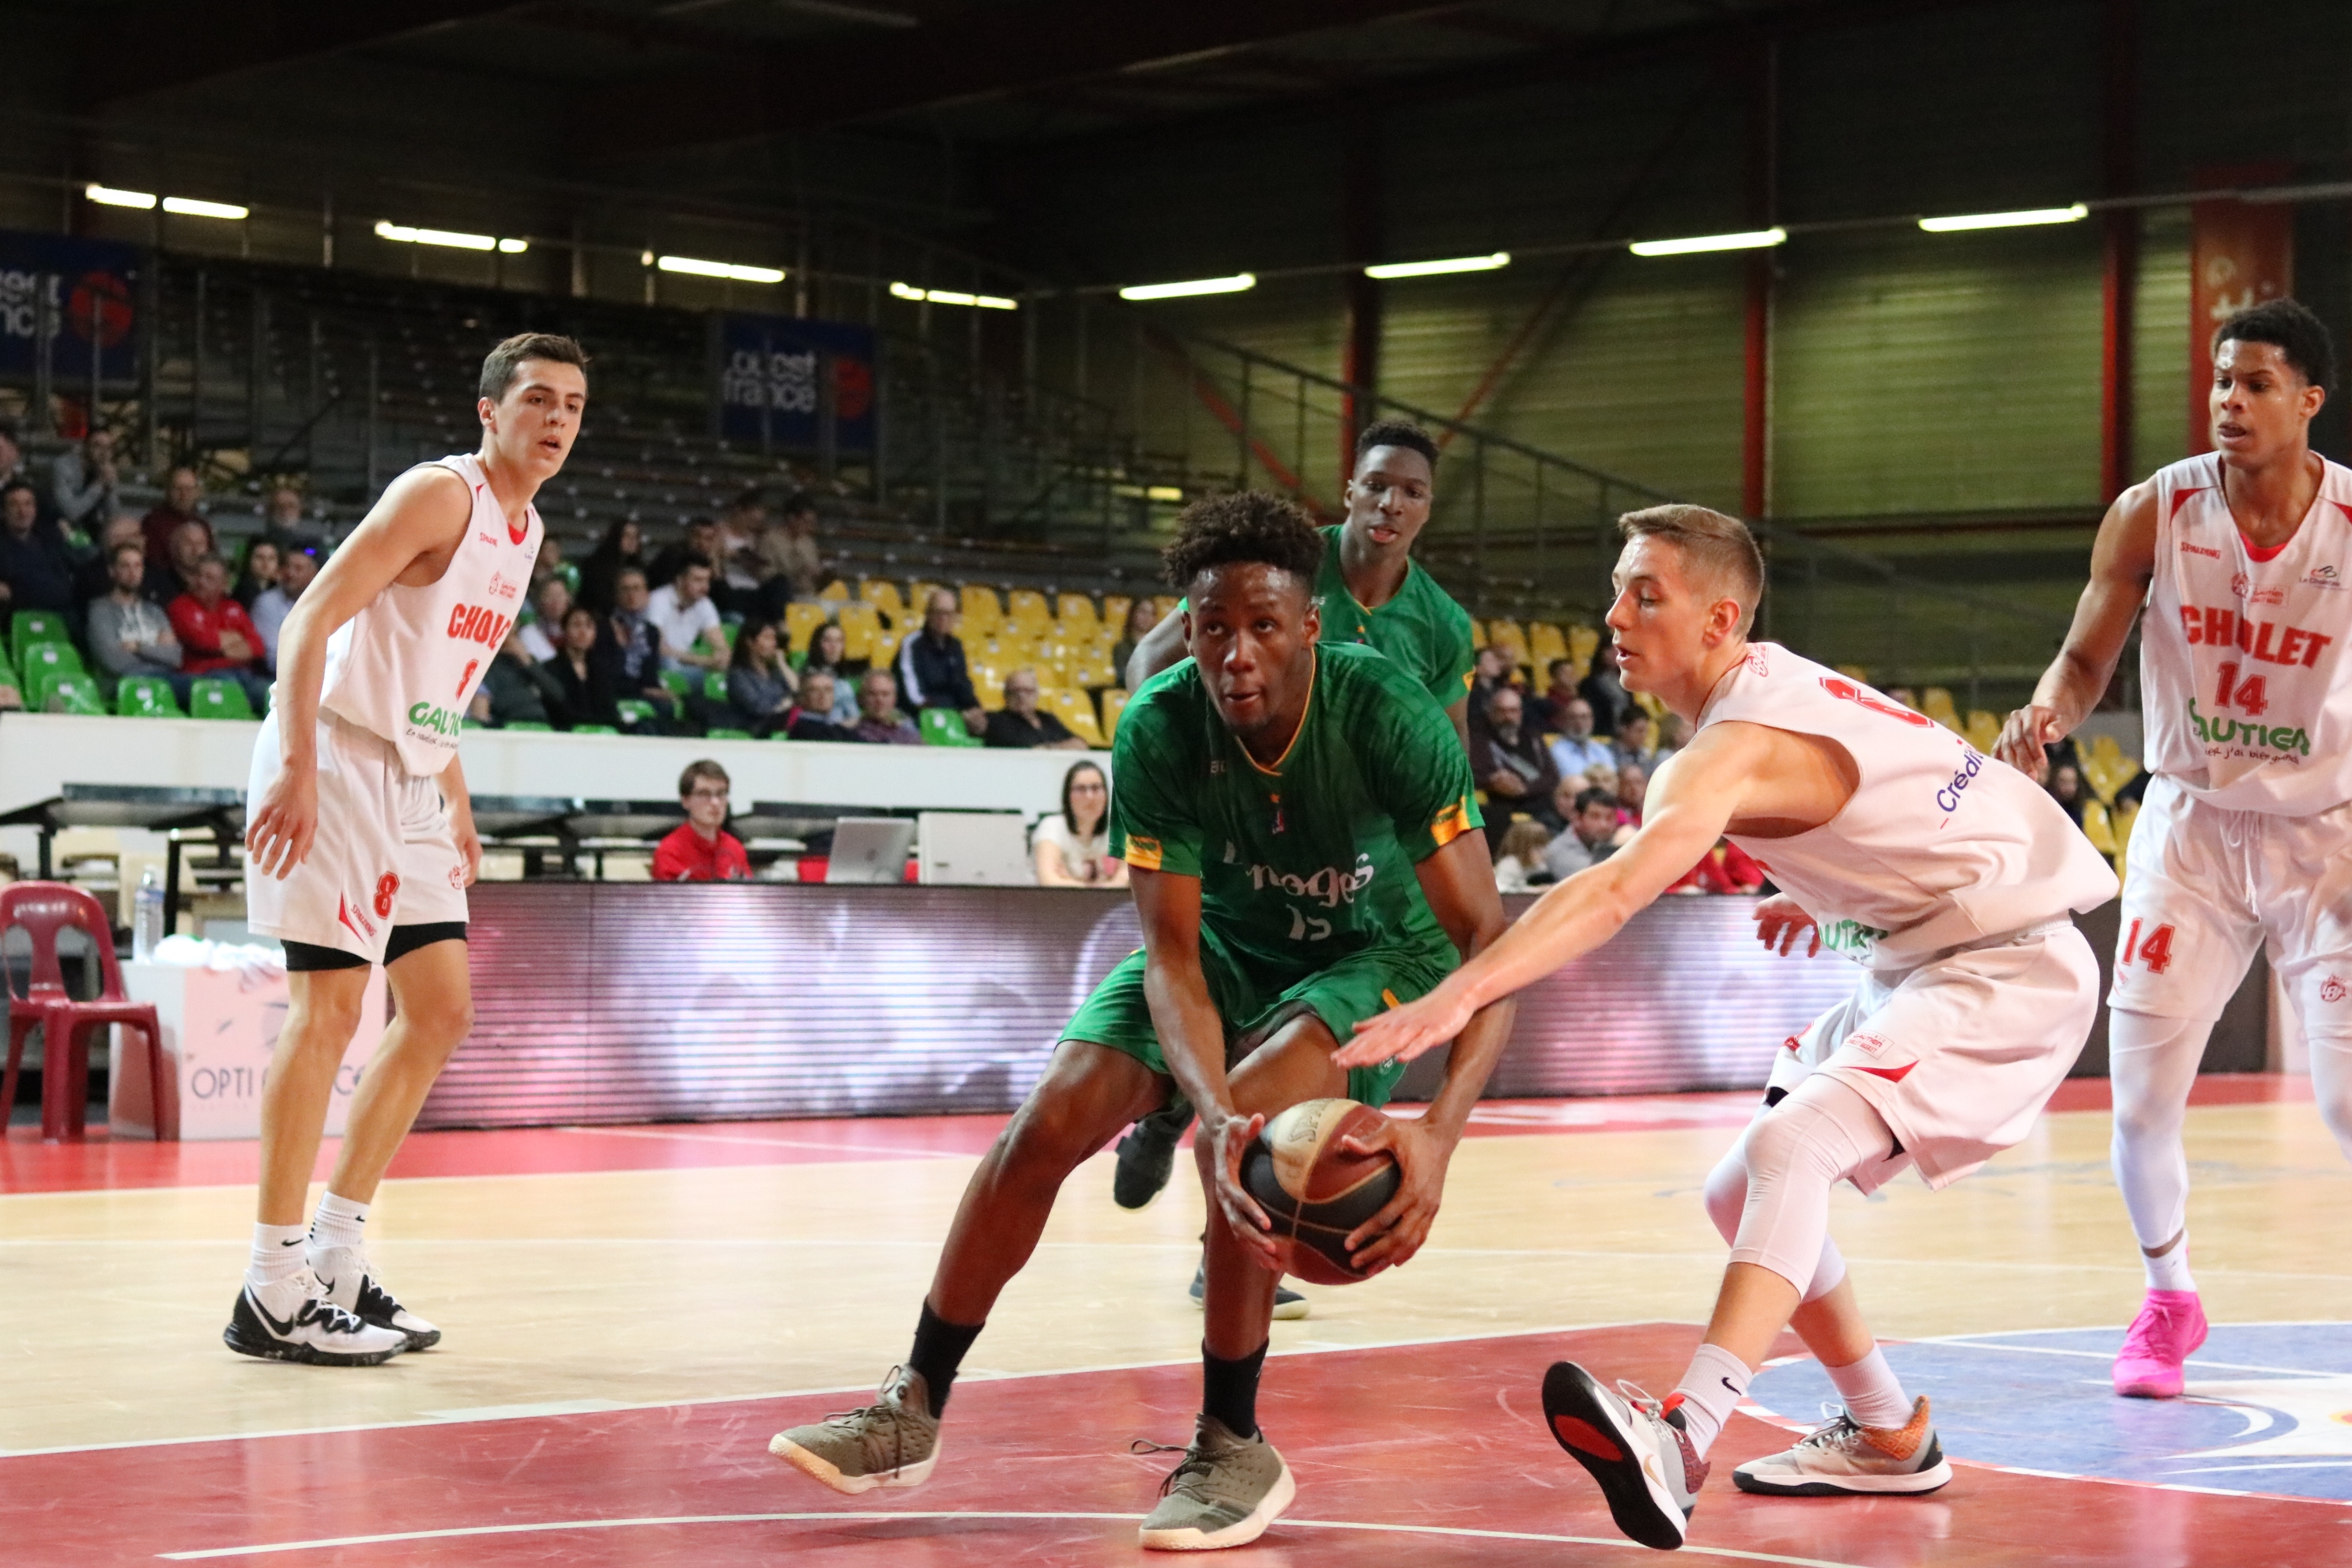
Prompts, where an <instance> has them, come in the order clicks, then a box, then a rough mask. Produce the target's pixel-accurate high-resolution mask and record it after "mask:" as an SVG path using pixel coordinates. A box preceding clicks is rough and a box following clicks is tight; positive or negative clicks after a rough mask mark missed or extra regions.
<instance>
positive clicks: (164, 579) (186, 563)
mask: <svg viewBox="0 0 2352 1568" xmlns="http://www.w3.org/2000/svg"><path fill="white" fill-rule="evenodd" d="M212 536H213V531H212V525H211V524H210V523H208V522H205V521H204V520H203V519H201V518H199V519H197V520H196V521H194V522H184V523H182V524H180V526H179V527H178V528H176V529H174V530H173V532H172V548H171V550H170V551H169V552H167V553H166V554H165V555H164V557H163V560H161V561H156V560H152V559H150V560H149V561H148V563H147V596H148V597H149V598H151V599H152V600H154V601H155V602H156V603H157V604H159V605H170V604H171V602H172V601H173V600H174V599H176V598H178V597H179V596H180V595H183V594H190V593H194V591H195V586H196V567H197V565H198V564H199V563H201V562H202V561H203V560H204V558H205V556H207V555H209V554H212V553H213V547H212V545H211V543H210V542H209V541H210V540H211V539H212Z"/></svg>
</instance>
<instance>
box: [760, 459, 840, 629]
mask: <svg viewBox="0 0 2352 1568" xmlns="http://www.w3.org/2000/svg"><path fill="white" fill-rule="evenodd" d="M760 573H761V595H762V598H761V605H763V606H765V607H766V608H767V609H768V610H769V611H770V612H771V614H772V616H774V617H775V618H776V619H778V620H781V619H782V618H783V614H784V610H783V607H784V605H787V604H790V603H791V602H792V601H793V600H794V599H814V598H815V597H816V591H817V589H818V587H819V586H821V585H822V584H824V551H822V550H821V549H819V548H818V546H817V542H816V502H814V501H813V500H810V499H809V498H808V496H807V495H806V494H804V493H803V492H801V491H798V490H795V491H794V492H793V494H791V495H790V496H787V497H786V498H785V499H784V506H783V514H782V517H781V518H780V519H779V520H778V523H777V526H776V527H775V528H772V529H771V530H769V531H768V533H767V534H766V536H765V537H764V538H762V539H761V542H760Z"/></svg>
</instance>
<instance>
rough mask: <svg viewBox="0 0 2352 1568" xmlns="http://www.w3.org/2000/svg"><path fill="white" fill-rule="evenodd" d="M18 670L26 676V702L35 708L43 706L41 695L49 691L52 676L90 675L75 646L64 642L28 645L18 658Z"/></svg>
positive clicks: (24, 684) (24, 683)
mask: <svg viewBox="0 0 2352 1568" xmlns="http://www.w3.org/2000/svg"><path fill="white" fill-rule="evenodd" d="M16 668H19V669H21V670H22V671H24V674H25V679H24V682H23V686H24V691H25V700H26V701H27V702H29V703H31V704H32V706H33V707H35V708H38V707H40V706H41V703H40V701H39V694H40V693H41V692H42V691H43V690H45V689H47V685H48V679H49V678H50V677H51V676H54V675H86V674H88V673H89V671H87V670H85V669H84V668H82V663H81V655H79V653H76V652H75V651H74V647H73V644H71V643H64V642H37V643H31V644H28V645H26V648H25V651H24V653H23V654H22V655H21V656H19V658H17V661H16Z"/></svg>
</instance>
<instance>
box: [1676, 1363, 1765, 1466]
mask: <svg viewBox="0 0 2352 1568" xmlns="http://www.w3.org/2000/svg"><path fill="white" fill-rule="evenodd" d="M1675 1393H1676V1394H1681V1395H1682V1396H1683V1424H1684V1429H1685V1431H1687V1432H1688V1433H1689V1434H1690V1440H1691V1447H1693V1448H1696V1449H1697V1450H1698V1453H1699V1455H1700V1457H1701V1458H1705V1457H1706V1451H1707V1449H1708V1448H1710V1447H1713V1446H1714V1444H1715V1437H1716V1434H1717V1433H1718V1432H1720V1431H1722V1430H1723V1424H1724V1423H1725V1422H1726V1421H1728V1420H1730V1419H1731V1412H1732V1409H1733V1408H1734V1407H1735V1406H1736V1405H1738V1403H1739V1402H1740V1401H1741V1400H1742V1399H1744V1398H1746V1397H1747V1396H1748V1363H1746V1362H1744V1361H1741V1360H1740V1359H1739V1358H1738V1356H1736V1355H1733V1354H1732V1353H1731V1352H1729V1351H1727V1350H1725V1349H1724V1348H1723V1347H1722V1346H1721V1345H1701V1346H1699V1347H1698V1353H1697V1354H1696V1355H1695V1356H1693V1357H1691V1363H1690V1370H1689V1371H1688V1372H1686V1373H1683V1380H1682V1381H1681V1382H1680V1383H1678V1384H1675Z"/></svg>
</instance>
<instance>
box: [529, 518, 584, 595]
mask: <svg viewBox="0 0 2352 1568" xmlns="http://www.w3.org/2000/svg"><path fill="white" fill-rule="evenodd" d="M574 575H575V574H573V573H571V572H567V571H565V570H564V569H563V541H562V540H561V539H559V538H557V537H556V535H555V532H554V531H553V530H552V529H551V530H549V531H547V532H545V533H543V534H541V535H540V540H539V553H538V554H537V555H534V556H532V557H531V562H530V592H531V593H532V594H536V593H538V592H539V585H540V584H541V583H544V582H546V581H547V580H548V579H549V578H551V577H553V578H556V579H558V580H560V581H561V582H562V584H563V585H564V586H565V587H567V588H569V587H570V586H572V577H573V576H574Z"/></svg>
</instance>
